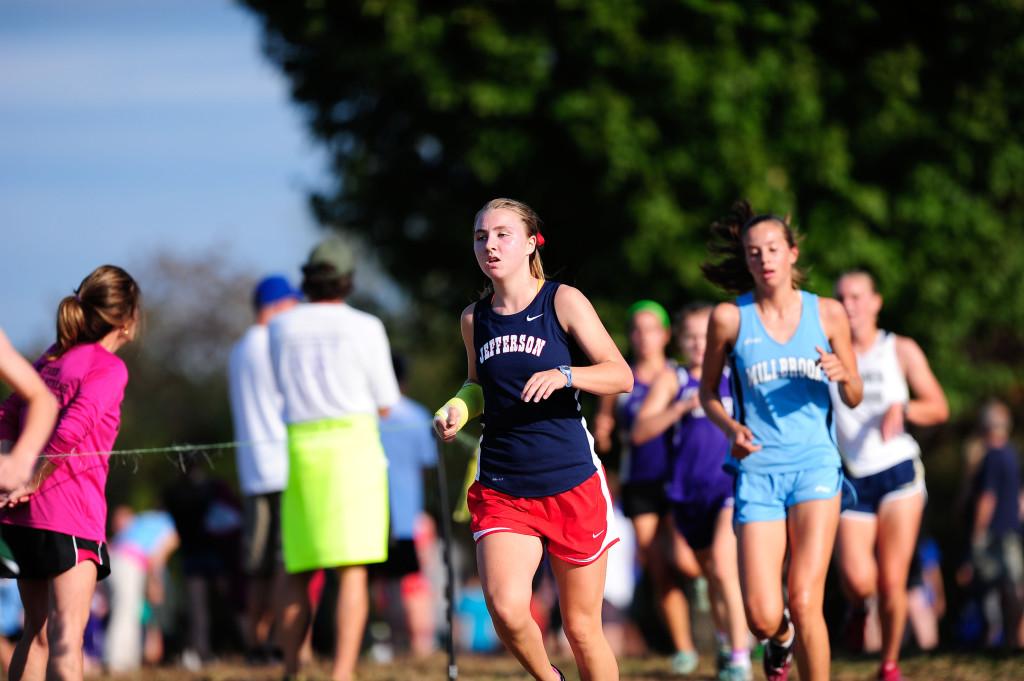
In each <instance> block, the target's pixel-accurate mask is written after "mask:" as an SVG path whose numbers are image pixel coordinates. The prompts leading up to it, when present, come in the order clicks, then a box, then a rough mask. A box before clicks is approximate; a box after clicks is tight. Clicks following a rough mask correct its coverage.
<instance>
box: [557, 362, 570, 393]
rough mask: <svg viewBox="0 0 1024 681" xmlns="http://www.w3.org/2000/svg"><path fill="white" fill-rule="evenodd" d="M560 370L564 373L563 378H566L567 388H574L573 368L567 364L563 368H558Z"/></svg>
mask: <svg viewBox="0 0 1024 681" xmlns="http://www.w3.org/2000/svg"><path fill="white" fill-rule="evenodd" d="M558 370H559V371H561V372H562V375H563V376H565V387H566V388H571V387H572V367H571V366H569V365H567V364H563V365H562V366H560V367H558Z"/></svg>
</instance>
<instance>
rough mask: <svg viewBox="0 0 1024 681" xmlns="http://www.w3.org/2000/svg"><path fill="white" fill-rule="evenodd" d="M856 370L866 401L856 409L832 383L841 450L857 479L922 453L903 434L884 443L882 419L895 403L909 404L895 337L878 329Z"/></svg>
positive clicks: (859, 360) (831, 388)
mask: <svg viewBox="0 0 1024 681" xmlns="http://www.w3.org/2000/svg"><path fill="white" fill-rule="evenodd" d="M857 371H858V372H859V373H860V377H861V380H862V381H863V382H864V398H863V399H862V400H861V402H860V404H859V405H857V406H856V407H855V408H853V409H850V408H849V407H847V406H846V404H845V403H844V402H843V400H842V399H841V398H840V396H839V389H838V387H837V386H836V384H835V383H830V384H829V389H830V390H831V392H832V404H833V405H834V407H835V414H836V434H837V435H838V436H839V451H840V453H841V454H842V455H843V462H844V463H845V464H846V467H847V469H849V471H850V473H851V474H853V475H854V476H856V477H858V478H863V477H865V476H868V475H874V474H875V473H879V472H881V471H884V470H885V469H887V468H892V467H893V466H895V465H896V464H898V463H902V462H904V461H906V460H908V459H913V458H914V457H916V456H919V455H920V454H921V447H920V446H919V445H918V444H917V440H915V439H914V438H913V437H911V436H910V435H909V434H908V433H900V434H899V435H896V436H895V437H893V438H892V439H890V440H887V441H884V442H883V441H882V417H883V416H885V412H886V411H888V410H889V407H891V406H892V405H893V404H906V403H907V401H908V400H909V399H910V389H909V388H908V387H907V379H906V377H905V376H904V375H903V368H902V367H901V366H900V360H899V358H898V357H897V356H896V336H895V334H892V333H888V332H886V331H882V330H881V329H879V330H878V336H877V337H876V338H875V343H874V345H872V346H871V347H870V348H869V349H868V350H867V351H866V352H864V353H863V354H858V355H857Z"/></svg>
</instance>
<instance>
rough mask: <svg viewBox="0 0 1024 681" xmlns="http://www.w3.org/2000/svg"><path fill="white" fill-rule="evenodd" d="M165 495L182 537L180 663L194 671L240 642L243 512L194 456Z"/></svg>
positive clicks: (232, 495) (184, 463)
mask: <svg viewBox="0 0 1024 681" xmlns="http://www.w3.org/2000/svg"><path fill="white" fill-rule="evenodd" d="M181 466H182V473H181V475H180V476H179V477H178V479H177V480H176V481H174V482H173V483H171V485H170V486H168V488H167V489H166V490H165V491H164V508H166V509H167V511H168V512H169V513H170V514H171V517H172V518H173V519H174V527H175V528H176V529H177V532H178V536H179V538H180V542H181V544H180V555H181V568H182V572H183V573H184V577H185V609H186V619H187V622H188V627H187V638H186V641H185V646H186V647H185V650H184V651H183V653H182V663H183V664H184V665H185V667H187V668H188V669H190V670H192V671H195V670H197V669H199V668H200V667H202V665H203V664H205V663H207V662H209V661H211V660H212V659H213V653H214V648H215V646H221V647H223V646H224V645H227V646H234V645H238V644H240V643H241V640H240V639H241V638H242V633H241V629H242V627H241V622H240V621H239V613H240V612H241V589H240V587H241V579H240V575H241V565H240V561H239V558H240V556H241V533H242V509H241V504H240V503H239V501H238V497H237V496H236V495H235V493H234V492H233V491H232V489H231V487H230V486H229V485H228V484H227V482H226V481H224V480H222V479H220V478H217V477H213V476H211V475H210V474H209V473H208V472H207V470H206V465H205V462H203V461H201V460H200V459H198V458H194V457H193V456H189V457H186V458H184V459H182V461H181Z"/></svg>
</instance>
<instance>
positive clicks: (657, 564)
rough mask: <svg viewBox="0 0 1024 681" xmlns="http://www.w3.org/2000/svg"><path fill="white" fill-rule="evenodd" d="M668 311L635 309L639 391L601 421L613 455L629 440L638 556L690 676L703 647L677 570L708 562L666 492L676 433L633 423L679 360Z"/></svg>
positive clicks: (604, 448) (632, 339)
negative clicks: (671, 348)
mask: <svg viewBox="0 0 1024 681" xmlns="http://www.w3.org/2000/svg"><path fill="white" fill-rule="evenodd" d="M670 329H671V324H670V321H669V316H668V312H666V311H665V308H664V307H662V306H661V305H660V304H659V303H657V302H655V301H653V300H639V301H637V302H635V303H633V304H632V305H631V306H630V308H629V343H630V347H631V350H632V352H631V355H632V357H631V359H632V362H631V368H632V370H633V392H632V393H628V394H623V395H619V396H617V397H610V398H603V399H602V400H601V402H600V404H599V406H598V413H597V415H596V417H595V419H594V426H595V427H594V439H595V441H596V445H597V450H598V452H599V453H601V454H607V453H608V452H609V451H610V450H611V448H612V435H613V433H615V432H616V431H617V432H618V434H619V438H620V443H621V452H622V458H621V462H620V465H619V475H620V478H621V481H622V510H623V513H625V515H626V516H627V517H628V518H630V519H631V520H632V522H633V530H634V532H635V534H636V544H637V555H638V557H639V560H640V562H641V564H642V565H643V566H644V569H645V570H648V571H649V573H650V576H651V580H652V581H653V583H654V587H655V595H656V599H657V605H658V609H659V611H660V612H661V614H662V617H663V618H664V620H665V625H666V627H667V629H668V632H669V635H670V636H671V638H672V642H673V644H674V646H675V650H676V652H675V655H674V656H673V658H672V669H673V670H674V671H675V672H676V673H678V674H689V673H691V672H693V671H694V670H695V669H696V668H697V652H696V647H695V646H694V643H693V635H692V633H691V631H690V616H689V604H688V603H687V601H686V596H685V595H684V594H683V590H682V589H681V588H680V587H679V583H678V579H677V575H676V574H675V573H676V571H677V570H678V571H681V572H682V573H683V574H684V575H685V576H687V577H696V576H697V575H699V574H700V566H699V565H698V564H697V560H696V558H695V557H694V554H693V551H691V550H690V547H689V546H688V545H687V544H686V541H685V540H684V539H683V538H682V537H681V536H680V535H679V533H678V532H676V531H675V530H674V528H673V525H672V519H671V515H670V514H669V510H670V507H669V502H668V499H667V498H666V496H665V482H666V480H667V476H668V471H669V468H668V460H669V437H670V434H669V433H668V432H663V433H661V434H659V435H657V436H655V437H649V438H646V439H637V438H634V437H633V436H632V431H633V423H634V421H635V420H636V415H637V412H638V411H639V410H640V405H641V404H643V401H644V398H645V397H646V396H647V393H648V391H649V390H650V386H651V383H652V382H653V381H654V380H655V379H656V378H657V377H658V376H659V375H660V374H661V373H663V372H664V371H665V370H666V369H667V368H673V369H674V363H673V362H671V361H670V360H669V359H667V358H666V356H665V348H666V346H667V345H668V343H669V340H670V338H671V330H670Z"/></svg>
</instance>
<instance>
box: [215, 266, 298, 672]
mask: <svg viewBox="0 0 1024 681" xmlns="http://www.w3.org/2000/svg"><path fill="white" fill-rule="evenodd" d="M301 298H302V294H301V293H300V292H299V291H298V289H296V288H295V287H294V286H292V284H291V282H289V281H288V279H287V278H286V277H284V276H282V275H279V274H272V275H269V276H266V277H264V278H263V279H261V280H260V281H259V283H258V284H256V288H255V289H253V294H252V303H253V309H254V311H255V313H256V323H254V324H253V325H252V326H250V327H249V329H248V330H247V331H246V332H245V335H243V336H242V338H241V339H240V340H239V341H238V342H237V343H236V344H235V346H234V347H233V348H232V350H231V356H230V359H229V361H228V388H229V396H230V399H231V416H232V420H233V422H234V427H235V440H236V441H237V442H238V443H239V444H238V447H237V449H236V450H235V453H236V457H237V464H238V478H239V486H240V488H241V491H242V495H243V506H244V542H245V553H244V559H245V571H246V576H247V577H248V579H249V580H250V583H249V588H248V589H247V593H248V603H247V607H246V626H245V638H246V646H247V648H248V656H249V657H250V658H261V657H265V656H266V653H267V651H269V649H270V648H271V646H270V642H269V637H270V631H271V629H272V628H273V624H274V619H275V618H276V611H277V610H278V609H279V608H278V607H276V605H275V604H274V603H272V602H271V598H272V595H273V594H275V593H280V592H281V588H282V584H283V582H282V580H283V577H284V570H283V563H282V558H281V556H282V554H281V492H282V491H283V490H284V488H285V484H286V482H287V480H288V446H287V439H288V438H287V432H286V430H285V424H284V419H283V415H282V410H283V398H282V397H281V393H280V392H279V391H278V388H277V382H276V380H275V379H274V372H273V369H272V367H271V363H270V341H269V335H268V332H267V325H268V324H269V322H270V320H271V319H273V318H274V317H276V316H277V315H279V314H281V313H282V312H286V311H287V310H290V309H291V308H292V307H294V306H295V305H296V304H297V303H298V302H299V300H300V299H301Z"/></svg>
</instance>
